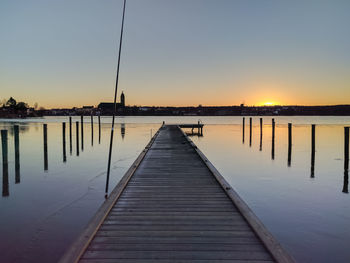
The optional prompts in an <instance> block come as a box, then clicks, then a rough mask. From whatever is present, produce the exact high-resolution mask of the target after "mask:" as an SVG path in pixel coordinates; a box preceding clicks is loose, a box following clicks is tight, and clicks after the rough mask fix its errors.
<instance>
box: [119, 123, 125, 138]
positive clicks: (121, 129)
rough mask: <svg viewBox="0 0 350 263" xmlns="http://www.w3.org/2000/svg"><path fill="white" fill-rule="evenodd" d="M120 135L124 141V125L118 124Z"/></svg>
mask: <svg viewBox="0 0 350 263" xmlns="http://www.w3.org/2000/svg"><path fill="white" fill-rule="evenodd" d="M120 134H121V135H122V140H124V137H125V123H121V124H120Z"/></svg>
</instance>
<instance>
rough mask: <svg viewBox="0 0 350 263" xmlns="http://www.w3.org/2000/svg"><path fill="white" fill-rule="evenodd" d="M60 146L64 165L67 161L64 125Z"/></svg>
mask: <svg viewBox="0 0 350 263" xmlns="http://www.w3.org/2000/svg"><path fill="white" fill-rule="evenodd" d="M62 146H63V162H64V163H65V162H66V161H67V154H66V123H65V122H63V123H62Z"/></svg>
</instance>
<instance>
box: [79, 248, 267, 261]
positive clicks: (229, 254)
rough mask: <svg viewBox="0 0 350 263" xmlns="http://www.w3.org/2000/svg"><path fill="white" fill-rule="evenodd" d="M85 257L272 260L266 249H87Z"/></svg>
mask: <svg viewBox="0 0 350 263" xmlns="http://www.w3.org/2000/svg"><path fill="white" fill-rule="evenodd" d="M83 258H111V259H127V258H128V259H173V260H177V259H197V260H198V259H241V260H270V259H271V257H270V256H269V255H268V254H266V251H263V252H258V251H196V253H194V252H193V251H181V250H179V251H114V250H105V251H90V250H89V251H86V252H85V253H84V255H83Z"/></svg>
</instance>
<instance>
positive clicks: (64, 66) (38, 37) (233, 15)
mask: <svg viewBox="0 0 350 263" xmlns="http://www.w3.org/2000/svg"><path fill="white" fill-rule="evenodd" d="M121 11H122V0H103V1H102V0H57V1H53V0H30V1H27V0H1V1H0V91H1V92H0V100H1V99H4V98H9V97H10V96H14V97H15V98H16V99H17V100H21V101H26V102H28V103H29V104H31V105H33V104H34V103H35V102H37V103H38V104H39V106H44V107H47V108H51V107H72V106H82V105H97V104H98V103H99V102H101V101H112V99H113V93H114V85H115V84H114V82H115V72H116V61H117V44H118V40H119V31H120V23H121ZM349 14H350V1H348V0H328V1H324V0H297V1H288V2H287V1H279V0H127V7H126V20H125V35H124V40H125V41H124V43H123V50H122V58H121V72H120V74H121V75H120V86H119V89H120V91H122V90H124V92H125V94H126V103H127V104H129V105H149V106H152V105H171V106H183V105H195V106H197V105H198V104H202V105H237V104H240V103H243V102H244V103H245V104H247V105H254V104H255V105H258V104H262V103H264V102H269V101H271V102H275V103H279V104H294V105H295V104H297V105H302V104H303V105H315V104H317V105H323V104H349V103H350V15H349Z"/></svg>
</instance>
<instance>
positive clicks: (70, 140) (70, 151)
mask: <svg viewBox="0 0 350 263" xmlns="http://www.w3.org/2000/svg"><path fill="white" fill-rule="evenodd" d="M69 153H70V155H72V117H69Z"/></svg>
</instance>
